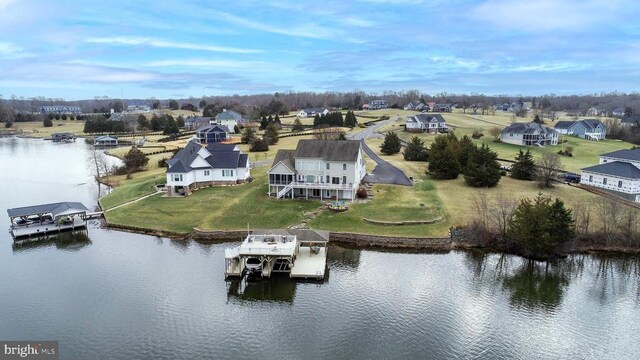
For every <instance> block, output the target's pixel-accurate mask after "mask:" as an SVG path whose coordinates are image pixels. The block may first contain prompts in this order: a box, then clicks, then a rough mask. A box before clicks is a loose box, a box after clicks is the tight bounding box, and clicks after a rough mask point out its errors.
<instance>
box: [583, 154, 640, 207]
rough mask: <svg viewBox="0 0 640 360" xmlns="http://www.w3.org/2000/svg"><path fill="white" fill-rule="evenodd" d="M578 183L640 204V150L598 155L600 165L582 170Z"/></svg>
mask: <svg viewBox="0 0 640 360" xmlns="http://www.w3.org/2000/svg"><path fill="white" fill-rule="evenodd" d="M580 183H581V184H584V185H588V186H593V187H597V188H601V189H604V190H607V191H609V192H611V193H613V194H615V195H617V196H620V197H622V198H625V199H628V200H632V201H636V202H640V149H633V150H618V151H614V152H610V153H606V154H602V155H600V163H599V164H598V165H595V166H590V167H586V168H584V169H582V173H581V176H580Z"/></svg>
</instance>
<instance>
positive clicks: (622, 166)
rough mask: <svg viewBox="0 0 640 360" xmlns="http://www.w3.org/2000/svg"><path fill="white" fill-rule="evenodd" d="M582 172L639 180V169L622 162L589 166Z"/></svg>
mask: <svg viewBox="0 0 640 360" xmlns="http://www.w3.org/2000/svg"><path fill="white" fill-rule="evenodd" d="M582 170H583V171H590V172H595V173H600V174H607V175H612V176H619V177H623V178H629V179H640V169H638V168H637V167H635V165H633V164H631V163H628V162H623V161H612V162H609V163H605V164H600V165H595V166H589V167H586V168H584V169H582Z"/></svg>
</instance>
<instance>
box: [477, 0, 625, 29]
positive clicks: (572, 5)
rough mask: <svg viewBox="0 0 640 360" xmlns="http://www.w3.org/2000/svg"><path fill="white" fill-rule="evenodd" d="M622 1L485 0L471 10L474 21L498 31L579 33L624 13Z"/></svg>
mask: <svg viewBox="0 0 640 360" xmlns="http://www.w3.org/2000/svg"><path fill="white" fill-rule="evenodd" d="M623 2H624V0H586V1H582V0H565V1H558V0H537V1H512V0H488V1H485V2H484V3H482V4H480V5H478V6H476V7H475V8H473V9H472V10H471V11H470V16H471V18H473V19H474V20H480V21H485V22H489V23H493V24H494V25H496V26H497V27H499V28H505V29H512V30H516V31H518V30H519V31H526V32H539V31H551V30H570V31H575V30H581V29H584V28H589V27H593V26H594V25H595V24H601V23H606V22H608V21H610V20H612V19H614V18H615V17H616V14H618V13H620V12H624V9H625V8H627V6H625V5H624V4H622V3H623Z"/></svg>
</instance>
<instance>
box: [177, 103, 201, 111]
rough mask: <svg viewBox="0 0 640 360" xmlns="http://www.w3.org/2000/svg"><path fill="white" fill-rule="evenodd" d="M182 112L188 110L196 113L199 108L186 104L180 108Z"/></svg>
mask: <svg viewBox="0 0 640 360" xmlns="http://www.w3.org/2000/svg"><path fill="white" fill-rule="evenodd" d="M180 110H187V111H193V112H196V111H198V107H197V106H195V105H193V104H184V105H182V106H181V107H180Z"/></svg>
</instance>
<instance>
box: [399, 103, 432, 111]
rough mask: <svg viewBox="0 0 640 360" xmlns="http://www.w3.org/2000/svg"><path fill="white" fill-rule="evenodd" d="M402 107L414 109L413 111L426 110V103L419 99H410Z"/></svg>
mask: <svg viewBox="0 0 640 360" xmlns="http://www.w3.org/2000/svg"><path fill="white" fill-rule="evenodd" d="M404 109H405V110H415V111H422V110H428V109H427V105H425V104H423V103H421V102H420V101H411V102H410V103H408V104H407V105H405V106H404Z"/></svg>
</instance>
